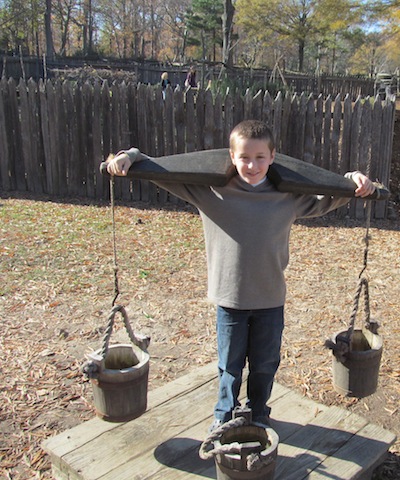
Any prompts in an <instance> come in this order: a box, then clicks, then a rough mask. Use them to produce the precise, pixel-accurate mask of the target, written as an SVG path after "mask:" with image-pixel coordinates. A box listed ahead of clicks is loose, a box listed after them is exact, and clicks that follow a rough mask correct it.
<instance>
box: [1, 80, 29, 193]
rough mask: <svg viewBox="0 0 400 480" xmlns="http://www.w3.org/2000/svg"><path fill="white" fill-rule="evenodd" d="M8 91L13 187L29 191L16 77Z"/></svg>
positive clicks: (10, 167) (7, 105)
mask: <svg viewBox="0 0 400 480" xmlns="http://www.w3.org/2000/svg"><path fill="white" fill-rule="evenodd" d="M7 83H8V91H7V95H6V99H5V100H6V101H5V107H6V111H5V114H6V119H11V121H10V122H7V125H8V128H7V137H8V138H7V140H8V146H9V169H10V172H11V177H12V179H15V180H11V187H12V188H14V189H15V188H16V189H17V190H19V191H23V192H24V191H27V190H28V184H27V181H26V177H25V170H24V168H21V167H22V165H23V162H22V159H23V158H24V157H23V143H22V134H21V121H20V108H19V103H18V98H19V94H18V92H17V85H16V83H15V81H14V79H12V78H10V79H9V80H8V82H7Z"/></svg>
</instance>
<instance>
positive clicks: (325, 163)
mask: <svg viewBox="0 0 400 480" xmlns="http://www.w3.org/2000/svg"><path fill="white" fill-rule="evenodd" d="M331 124H332V98H331V96H330V95H329V97H328V98H327V99H326V100H325V115H324V133H323V135H324V139H323V150H322V168H326V169H329V165H330V162H331Z"/></svg>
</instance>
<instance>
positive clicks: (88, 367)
mask: <svg viewBox="0 0 400 480" xmlns="http://www.w3.org/2000/svg"><path fill="white" fill-rule="evenodd" d="M110 200H111V217H112V238H113V254H114V255H113V257H114V263H113V269H114V298H113V301H112V309H111V313H110V315H109V317H108V321H107V327H106V329H105V332H104V337H103V343H102V348H101V350H100V354H99V357H98V358H96V361H95V360H89V361H87V362H85V363H84V364H83V365H82V369H81V370H82V372H83V373H84V374H85V375H86V376H87V377H88V378H97V377H98V376H99V374H100V371H101V363H100V360H105V358H106V355H107V351H108V347H109V343H110V338H111V333H112V331H113V327H114V322H115V315H116V314H117V313H118V312H120V313H121V315H122V318H123V321H124V325H125V329H126V331H127V332H128V336H129V339H130V341H131V342H132V343H133V344H135V345H136V346H137V347H139V348H140V349H141V350H143V351H147V347H148V346H149V344H150V337H149V336H147V335H142V334H137V335H135V333H134V331H133V329H132V326H131V324H130V323H129V319H128V315H127V313H126V310H125V308H124V307H123V306H121V305H115V302H116V300H117V298H118V296H119V294H120V292H119V286H118V261H117V242H116V227H115V194H114V177H113V176H111V178H110Z"/></svg>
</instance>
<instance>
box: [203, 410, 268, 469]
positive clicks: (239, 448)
mask: <svg viewBox="0 0 400 480" xmlns="http://www.w3.org/2000/svg"><path fill="white" fill-rule="evenodd" d="M247 423H248V421H247V419H246V418H245V417H236V418H233V419H232V420H229V422H226V423H223V424H222V425H221V426H220V427H218V428H216V429H215V430H214V431H213V432H211V433H210V434H209V436H208V437H207V438H206V439H205V440H204V442H203V443H202V444H201V446H200V450H199V456H200V458H201V459H202V460H208V459H210V458H212V457H214V456H216V455H219V454H235V453H236V454H239V455H241V454H242V452H243V444H241V443H239V442H232V443H226V444H223V445H221V446H219V447H214V448H211V449H210V450H207V449H208V448H209V447H210V446H211V445H212V444H213V443H214V442H215V440H218V439H220V438H221V437H222V436H223V435H224V433H226V432H227V431H228V430H231V429H232V428H238V427H242V426H245V425H247ZM273 460H274V458H272V457H271V456H263V455H262V453H255V452H252V453H249V455H247V456H246V467H247V470H248V471H249V472H251V471H254V470H259V469H260V468H262V467H265V466H266V465H269V464H270V463H271V462H272V461H273Z"/></svg>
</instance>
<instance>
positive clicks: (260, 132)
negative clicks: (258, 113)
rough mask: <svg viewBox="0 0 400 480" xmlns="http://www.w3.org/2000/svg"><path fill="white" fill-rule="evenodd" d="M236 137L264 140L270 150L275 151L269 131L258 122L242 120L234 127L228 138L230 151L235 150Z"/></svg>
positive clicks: (273, 141) (264, 125) (271, 134)
mask: <svg viewBox="0 0 400 480" xmlns="http://www.w3.org/2000/svg"><path fill="white" fill-rule="evenodd" d="M237 137H242V138H246V139H252V138H253V139H257V140H266V141H267V142H268V145H269V148H270V150H271V151H272V150H274V149H275V140H274V135H273V133H272V131H271V129H270V128H269V127H268V126H267V125H266V124H265V123H264V122H261V121H260V120H244V121H243V122H240V123H238V124H237V125H236V127H235V128H234V129H233V130H232V131H231V134H230V136H229V148H230V149H231V150H234V149H235V141H236V139H237Z"/></svg>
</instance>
